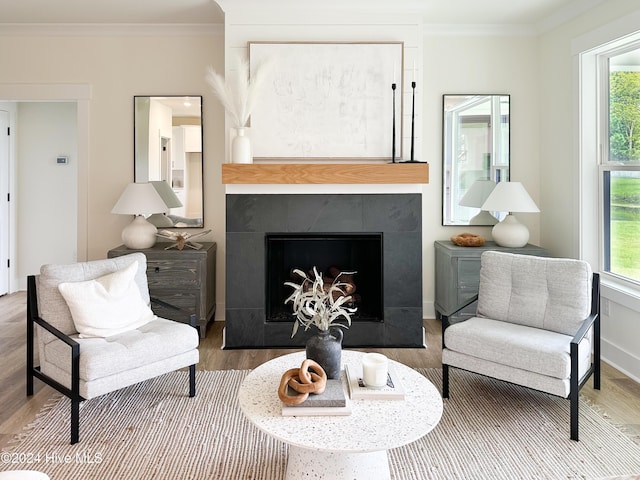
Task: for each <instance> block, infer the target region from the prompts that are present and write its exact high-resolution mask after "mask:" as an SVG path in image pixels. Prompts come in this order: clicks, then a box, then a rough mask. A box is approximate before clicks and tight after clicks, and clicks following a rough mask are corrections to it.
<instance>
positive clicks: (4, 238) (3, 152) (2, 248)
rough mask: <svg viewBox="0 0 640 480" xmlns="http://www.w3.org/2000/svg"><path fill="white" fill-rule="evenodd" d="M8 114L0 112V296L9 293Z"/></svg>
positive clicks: (3, 111)
mask: <svg viewBox="0 0 640 480" xmlns="http://www.w3.org/2000/svg"><path fill="white" fill-rule="evenodd" d="M9 133H10V132H9V112H7V111H5V110H0V295H4V294H6V293H8V292H9V264H8V262H9Z"/></svg>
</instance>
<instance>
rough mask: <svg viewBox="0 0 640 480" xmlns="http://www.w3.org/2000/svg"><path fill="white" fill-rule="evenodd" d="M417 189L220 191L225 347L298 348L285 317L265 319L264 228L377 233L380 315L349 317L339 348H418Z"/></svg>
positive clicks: (301, 338)
mask: <svg viewBox="0 0 640 480" xmlns="http://www.w3.org/2000/svg"><path fill="white" fill-rule="evenodd" d="M421 202H422V200H421V195H420V194H312V195H305V194H283V195H273V194H264V195H263V194H229V195H227V196H226V231H227V233H226V300H225V302H226V311H225V348H275V347H280V348H287V347H292V348H300V347H302V346H304V344H305V342H306V340H307V338H308V337H309V335H310V334H311V333H312V332H311V331H309V332H304V331H302V330H300V331H298V333H297V334H296V336H295V337H294V338H291V328H292V324H291V323H290V322H267V321H266V272H265V270H266V258H265V257H266V255H265V248H266V235H267V234H268V233H340V232H343V233H371V232H374V233H381V234H382V245H383V247H382V249H383V251H382V259H383V260H382V263H383V265H382V270H383V301H382V305H383V318H382V321H372V322H369V321H359V322H353V323H352V325H351V327H350V328H349V329H348V330H345V331H344V333H345V335H344V340H343V345H344V346H345V347H414V348H415V347H418V348H419V347H423V346H424V344H423V328H422V206H421Z"/></svg>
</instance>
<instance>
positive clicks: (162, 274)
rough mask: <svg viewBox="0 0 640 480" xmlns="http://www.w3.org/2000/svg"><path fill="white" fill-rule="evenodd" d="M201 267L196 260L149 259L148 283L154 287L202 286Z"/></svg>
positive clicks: (150, 286) (151, 287)
mask: <svg viewBox="0 0 640 480" xmlns="http://www.w3.org/2000/svg"><path fill="white" fill-rule="evenodd" d="M200 278H201V277H200V265H199V262H198V261H196V260H179V261H176V260H154V259H147V282H148V283H149V289H150V290H153V289H154V287H166V286H167V285H172V286H175V287H176V288H192V287H196V288H197V287H199V286H200Z"/></svg>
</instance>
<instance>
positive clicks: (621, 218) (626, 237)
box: [609, 71, 640, 282]
mask: <svg viewBox="0 0 640 480" xmlns="http://www.w3.org/2000/svg"><path fill="white" fill-rule="evenodd" d="M609 135H610V136H609V150H610V152H609V161H611V162H624V163H625V164H631V163H632V162H638V161H640V72H630V71H615V72H610V76H609ZM609 208H610V222H611V223H610V237H609V239H610V245H609V246H610V251H609V254H610V257H609V258H610V271H611V272H612V273H615V274H618V275H622V276H624V277H627V278H630V279H632V280H635V281H638V282H640V172H637V171H626V172H624V171H617V172H611V183H610V198H609Z"/></svg>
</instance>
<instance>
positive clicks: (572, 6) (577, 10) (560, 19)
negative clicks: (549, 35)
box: [535, 0, 606, 34]
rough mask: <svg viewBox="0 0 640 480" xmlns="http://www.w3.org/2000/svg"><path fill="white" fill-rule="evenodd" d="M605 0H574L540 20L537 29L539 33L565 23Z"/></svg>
mask: <svg viewBox="0 0 640 480" xmlns="http://www.w3.org/2000/svg"><path fill="white" fill-rule="evenodd" d="M605 1H606V0H573V2H571V3H569V4H567V5H565V6H564V7H562V8H560V9H559V10H557V11H555V12H554V13H552V14H551V15H549V16H548V17H547V18H545V19H543V20H541V21H540V22H538V23H537V24H536V25H535V27H536V30H537V32H538V33H539V34H540V33H545V32H547V31H549V30H552V29H554V28H556V27H557V26H559V25H562V24H563V23H566V22H569V21H571V20H573V19H574V18H576V17H579V16H580V15H582V14H583V13H585V12H588V11H589V10H592V9H594V8H596V7H597V6H598V5H600V4H602V3H605Z"/></svg>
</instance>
